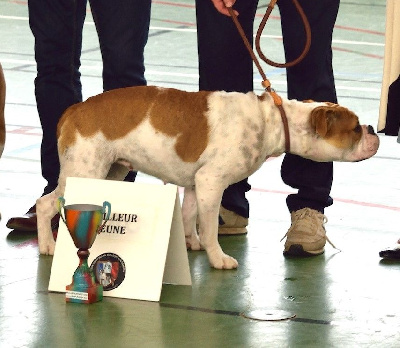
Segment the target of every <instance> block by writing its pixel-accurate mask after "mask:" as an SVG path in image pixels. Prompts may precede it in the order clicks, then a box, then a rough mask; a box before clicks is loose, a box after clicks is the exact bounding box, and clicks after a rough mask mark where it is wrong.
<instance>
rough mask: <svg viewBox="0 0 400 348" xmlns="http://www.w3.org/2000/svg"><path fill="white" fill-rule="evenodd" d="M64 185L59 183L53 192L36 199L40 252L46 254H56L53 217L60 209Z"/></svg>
mask: <svg viewBox="0 0 400 348" xmlns="http://www.w3.org/2000/svg"><path fill="white" fill-rule="evenodd" d="M64 187H65V185H64ZM64 187H60V185H59V186H57V188H56V189H55V190H54V191H53V192H51V193H49V194H47V195H45V196H43V197H40V198H39V199H38V200H37V201H36V214H37V228H38V242H39V252H40V253H41V254H44V255H53V254H54V248H55V241H54V238H53V232H52V230H51V219H52V218H53V217H54V215H56V213H57V211H58V197H60V196H62V195H63V192H64Z"/></svg>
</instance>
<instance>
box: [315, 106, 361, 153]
mask: <svg viewBox="0 0 400 348" xmlns="http://www.w3.org/2000/svg"><path fill="white" fill-rule="evenodd" d="M311 125H312V127H313V128H314V129H315V131H316V133H317V134H318V135H319V136H321V137H323V138H325V139H326V140H327V141H328V142H329V143H330V144H332V145H333V146H335V147H337V148H342V149H344V148H351V147H352V146H354V145H355V144H356V143H358V142H359V141H360V139H361V137H362V130H361V127H360V124H359V121H358V117H357V116H356V115H355V114H354V113H353V112H352V111H350V110H348V109H346V108H345V107H343V106H340V105H337V104H333V103H328V105H327V106H319V107H317V108H315V109H314V110H312V112H311Z"/></svg>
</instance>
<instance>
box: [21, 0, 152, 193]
mask: <svg viewBox="0 0 400 348" xmlns="http://www.w3.org/2000/svg"><path fill="white" fill-rule="evenodd" d="M89 2H90V7H91V11H92V14H93V18H94V21H95V25H96V30H97V34H98V38H99V43H100V49H101V54H102V59H103V74H102V76H103V89H104V90H105V91H107V90H110V89H114V88H122V87H127V86H135V85H145V84H146V80H145V78H144V57H143V52H144V47H145V45H146V42H147V38H148V30H149V24H150V9H151V0H112V1H109V0H90V1H89ZM86 7H87V1H86V0H28V8H29V24H30V27H31V30H32V33H33V35H34V38H35V59H36V63H37V77H36V79H35V95H36V102H37V109H38V113H39V118H40V122H41V125H42V129H43V139H42V145H41V165H42V175H43V177H44V178H45V179H46V180H47V182H48V184H47V186H46V188H45V190H44V194H46V193H49V192H51V191H53V190H54V189H55V187H56V186H57V181H58V176H59V169H60V164H59V160H58V152H57V138H56V129H57V123H58V120H59V119H60V117H61V115H62V113H63V112H64V111H65V109H67V108H68V107H69V106H71V105H72V104H75V103H78V102H81V101H82V85H81V81H80V76H81V74H80V72H79V67H80V65H81V62H80V57H81V51H82V28H83V23H84V20H85V16H86ZM95 45H97V42H93V46H95Z"/></svg>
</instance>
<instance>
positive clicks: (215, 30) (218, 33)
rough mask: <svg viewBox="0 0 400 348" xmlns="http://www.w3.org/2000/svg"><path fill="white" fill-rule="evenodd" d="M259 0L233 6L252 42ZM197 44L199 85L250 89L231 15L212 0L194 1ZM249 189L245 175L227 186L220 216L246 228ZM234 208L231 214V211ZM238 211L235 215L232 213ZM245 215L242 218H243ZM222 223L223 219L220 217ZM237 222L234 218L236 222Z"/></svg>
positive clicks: (245, 56) (249, 70)
mask: <svg viewBox="0 0 400 348" xmlns="http://www.w3.org/2000/svg"><path fill="white" fill-rule="evenodd" d="M257 2H258V0H238V1H237V2H236V3H235V6H234V7H235V9H236V10H237V11H239V17H238V18H239V20H240V23H241V25H242V26H243V29H244V31H245V33H246V36H247V38H248V40H249V41H250V42H253V24H254V16H255V12H256V9H257ZM196 18H197V41H198V42H197V44H198V56H199V89H200V90H208V91H216V90H224V91H227V92H232V91H236V92H244V93H246V92H249V91H252V90H253V62H252V59H251V57H250V55H249V53H248V51H247V50H246V48H245V46H244V44H243V41H242V38H241V37H240V35H239V33H238V31H237V28H236V26H235V25H234V23H233V21H232V18H230V17H227V16H224V15H222V14H220V13H219V12H217V11H216V9H215V8H214V6H213V4H212V2H211V1H209V0H208V1H207V0H197V1H196ZM249 190H250V185H249V184H248V182H247V179H245V180H242V181H240V182H238V183H236V184H233V185H231V186H229V187H228V188H227V189H226V190H225V192H224V195H223V197H222V206H223V207H224V208H226V209H227V210H228V212H226V211H225V210H223V211H222V214H221V215H222V219H224V216H225V219H226V220H228V219H229V220H232V219H234V220H235V219H236V220H237V221H238V223H239V225H240V227H239V230H242V231H245V226H246V225H247V220H245V219H247V218H248V217H249V203H248V201H247V199H246V197H245V193H246V192H247V191H249ZM230 212H233V213H234V214H230ZM235 214H237V215H239V216H238V217H234V215H235ZM243 218H245V219H243ZM221 222H222V223H224V221H221ZM235 223H236V222H235Z"/></svg>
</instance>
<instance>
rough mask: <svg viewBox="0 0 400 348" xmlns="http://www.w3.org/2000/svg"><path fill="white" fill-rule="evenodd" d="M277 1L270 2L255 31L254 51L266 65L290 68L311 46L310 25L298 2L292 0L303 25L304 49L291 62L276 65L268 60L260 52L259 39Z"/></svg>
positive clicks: (298, 61)
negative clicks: (304, 35)
mask: <svg viewBox="0 0 400 348" xmlns="http://www.w3.org/2000/svg"><path fill="white" fill-rule="evenodd" d="M277 1H278V0H271V2H270V4H269V5H268V8H267V11H266V12H265V15H264V16H263V18H262V20H261V23H260V26H259V27H258V30H257V34H256V39H255V46H256V50H257V53H258V55H259V56H260V58H261V59H262V60H263V61H264V62H266V63H267V64H268V65H271V66H274V67H277V68H289V67H292V66H294V65H296V64H298V63H300V62H301V61H302V60H303V59H304V57H305V56H306V55H307V53H308V51H309V50H310V46H311V28H310V23H309V22H308V19H307V16H306V15H305V13H304V11H303V9H302V7H301V6H300V4H299V2H298V1H297V0H292V1H293V4H294V5H295V7H296V9H297V12H298V13H299V15H300V17H301V20H302V22H303V25H304V30H305V33H306V43H305V45H304V49H303V52H302V53H301V54H300V56H298V57H297V58H296V59H294V60H292V61H291V62H287V63H276V62H274V61H272V60H270V59H268V58H267V57H266V56H265V55H264V54H263V52H262V50H261V46H260V39H261V34H262V32H263V30H264V28H265V25H266V23H267V21H268V19H269V16H270V14H271V12H272V10H273V9H274V7H275V4H276V3H277Z"/></svg>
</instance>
